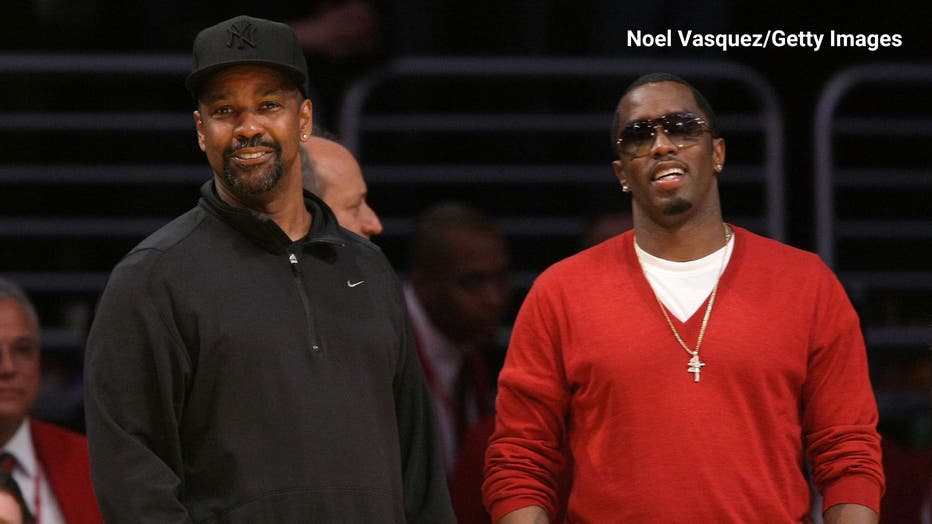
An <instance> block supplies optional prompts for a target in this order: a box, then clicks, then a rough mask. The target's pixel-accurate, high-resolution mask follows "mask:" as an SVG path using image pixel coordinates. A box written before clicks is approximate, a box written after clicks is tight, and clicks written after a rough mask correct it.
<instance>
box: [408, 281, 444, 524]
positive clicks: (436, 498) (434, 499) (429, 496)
mask: <svg viewBox="0 0 932 524" xmlns="http://www.w3.org/2000/svg"><path fill="white" fill-rule="evenodd" d="M396 284H397V280H396ZM396 287H397V289H398V293H397V296H396V299H397V309H396V311H400V312H401V316H400V318H399V319H398V325H399V326H400V328H401V330H402V337H401V340H402V343H401V348H400V353H399V360H398V367H397V372H396V375H395V381H394V394H395V410H396V417H397V421H398V440H399V442H400V443H401V467H402V475H403V486H404V507H405V518H406V520H407V522H408V524H428V523H431V524H433V523H437V524H444V523H451V524H455V523H456V517H454V515H453V507H452V504H451V502H450V493H449V490H448V488H447V479H446V472H445V471H444V466H443V459H442V454H441V450H440V439H439V436H438V434H437V424H436V421H435V419H434V407H433V404H432V403H431V398H430V390H429V389H428V387H427V382H426V381H425V379H424V372H423V370H422V368H421V363H420V361H419V360H418V357H417V348H416V346H415V340H414V335H413V332H412V328H411V324H410V322H409V320H408V315H407V310H406V308H405V304H404V298H403V295H402V293H401V287H400V286H396Z"/></svg>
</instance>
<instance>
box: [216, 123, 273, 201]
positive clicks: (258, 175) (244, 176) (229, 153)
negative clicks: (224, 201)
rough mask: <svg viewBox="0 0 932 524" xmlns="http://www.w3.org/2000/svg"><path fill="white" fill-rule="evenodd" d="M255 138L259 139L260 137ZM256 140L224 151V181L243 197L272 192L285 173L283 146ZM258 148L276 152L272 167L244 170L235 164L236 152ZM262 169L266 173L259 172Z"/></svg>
mask: <svg viewBox="0 0 932 524" xmlns="http://www.w3.org/2000/svg"><path fill="white" fill-rule="evenodd" d="M255 138H256V139H258V138H259V137H255ZM256 139H254V140H249V141H247V142H244V143H243V144H241V145H239V146H238V147H235V148H234V147H230V148H228V149H227V150H226V151H224V155H223V179H224V180H226V183H227V187H229V188H230V190H231V191H233V192H234V193H236V194H237V195H239V196H242V197H250V196H255V195H259V194H262V193H265V192H267V191H270V190H272V188H274V187H275V186H276V185H277V184H278V181H279V180H281V178H282V174H283V173H284V172H285V169H284V166H283V165H282V148H281V146H280V145H278V144H277V143H275V142H261V141H259V140H256ZM258 146H262V147H268V148H270V149H272V150H273V151H274V153H275V159H274V161H273V162H272V165H270V166H268V167H264V166H256V167H255V168H246V169H243V168H241V167H237V166H235V165H234V164H233V154H234V153H236V151H238V150H240V149H243V148H246V147H258ZM261 169H265V171H264V172H257V171H259V170H261Z"/></svg>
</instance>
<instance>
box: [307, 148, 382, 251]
mask: <svg viewBox="0 0 932 524" xmlns="http://www.w3.org/2000/svg"><path fill="white" fill-rule="evenodd" d="M302 149H303V151H302V174H303V178H304V187H305V189H307V190H308V191H310V192H312V193H314V194H315V195H317V196H319V197H320V198H321V199H322V200H323V201H324V202H326V203H327V205H328V206H330V209H332V210H333V214H334V215H336V217H337V221H338V222H339V223H340V225H341V226H343V227H345V228H346V229H349V230H350V231H353V232H355V233H358V234H360V235H362V236H364V237H366V238H371V237H372V236H373V235H378V234H379V233H381V232H382V223H381V222H380V221H379V217H378V216H377V215H376V214H375V211H373V210H372V208H371V207H369V204H368V203H366V195H367V189H366V181H365V180H363V178H362V169H361V168H360V167H359V163H358V162H356V159H355V158H353V154H352V153H350V152H349V150H348V149H346V148H345V147H343V146H342V145H340V144H338V143H337V142H334V141H333V140H328V139H326V138H320V137H317V136H312V137H311V138H310V139H308V140H307V141H306V142H304V143H303V144H302Z"/></svg>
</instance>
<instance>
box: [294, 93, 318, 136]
mask: <svg viewBox="0 0 932 524" xmlns="http://www.w3.org/2000/svg"><path fill="white" fill-rule="evenodd" d="M299 111H300V113H299V119H300V126H301V128H300V129H299V130H298V135H299V137H300V138H301V141H302V142H304V141H306V140H307V139H306V138H304V137H305V136H311V132H312V131H313V127H314V126H313V122H314V107H313V105H312V104H311V100H310V99H309V98H305V99H304V101H303V102H301V109H300V110H299Z"/></svg>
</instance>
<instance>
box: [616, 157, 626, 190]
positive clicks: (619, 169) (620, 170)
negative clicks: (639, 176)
mask: <svg viewBox="0 0 932 524" xmlns="http://www.w3.org/2000/svg"><path fill="white" fill-rule="evenodd" d="M612 169H614V170H615V177H616V178H618V183H620V184H621V185H626V184H627V183H628V177H627V176H625V165H624V163H622V161H621V160H614V161H612Z"/></svg>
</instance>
